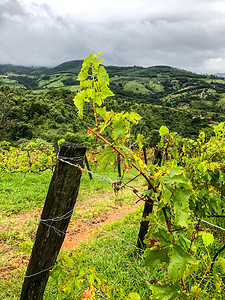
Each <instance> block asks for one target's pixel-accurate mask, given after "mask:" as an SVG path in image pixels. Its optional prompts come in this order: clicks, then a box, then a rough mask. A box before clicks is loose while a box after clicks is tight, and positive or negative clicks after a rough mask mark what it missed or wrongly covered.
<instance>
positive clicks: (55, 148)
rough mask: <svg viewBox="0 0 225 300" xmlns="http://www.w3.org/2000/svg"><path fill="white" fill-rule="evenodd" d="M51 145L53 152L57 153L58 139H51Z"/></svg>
mask: <svg viewBox="0 0 225 300" xmlns="http://www.w3.org/2000/svg"><path fill="white" fill-rule="evenodd" d="M53 145H54V152H55V153H56V154H58V153H59V144H58V140H57V139H54V140H53Z"/></svg>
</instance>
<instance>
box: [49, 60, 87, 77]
mask: <svg viewBox="0 0 225 300" xmlns="http://www.w3.org/2000/svg"><path fill="white" fill-rule="evenodd" d="M82 64H83V60H71V61H66V62H64V63H62V64H60V65H58V66H56V67H54V68H51V69H48V71H47V73H49V74H54V73H73V74H78V73H79V72H80V69H81V67H82Z"/></svg>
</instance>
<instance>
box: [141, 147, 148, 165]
mask: <svg viewBox="0 0 225 300" xmlns="http://www.w3.org/2000/svg"><path fill="white" fill-rule="evenodd" d="M142 149H143V153H144V161H145V164H146V165H147V164H148V159H147V153H146V146H145V145H144V146H143V148H142Z"/></svg>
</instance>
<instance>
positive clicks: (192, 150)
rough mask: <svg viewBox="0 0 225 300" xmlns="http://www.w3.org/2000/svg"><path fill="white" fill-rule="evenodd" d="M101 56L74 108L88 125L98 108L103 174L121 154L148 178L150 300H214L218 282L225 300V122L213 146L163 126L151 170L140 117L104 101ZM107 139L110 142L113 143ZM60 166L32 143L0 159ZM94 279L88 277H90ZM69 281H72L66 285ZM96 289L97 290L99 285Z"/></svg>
mask: <svg viewBox="0 0 225 300" xmlns="http://www.w3.org/2000/svg"><path fill="white" fill-rule="evenodd" d="M99 56H100V54H98V55H95V54H90V55H89V56H88V57H87V58H86V59H85V60H84V63H83V67H82V70H81V72H80V74H79V76H78V80H79V81H80V86H81V90H80V92H78V93H77V95H76V97H75V98H74V103H75V105H76V107H77V108H78V112H79V116H80V117H81V118H83V110H84V109H85V107H86V105H90V106H91V107H92V108H93V114H94V120H95V127H94V128H90V127H88V134H89V135H90V137H92V138H93V139H96V140H97V139H100V140H101V141H102V142H104V144H105V146H104V147H103V148H102V149H101V151H98V152H99V154H98V155H97V158H96V160H97V162H98V164H99V165H100V166H101V167H102V168H103V169H104V168H105V167H107V165H108V164H114V163H115V160H116V159H117V157H118V155H120V157H121V158H122V159H123V164H124V170H127V169H129V168H131V167H133V168H135V169H136V170H137V175H139V176H142V177H143V178H144V179H145V182H146V190H145V191H144V192H142V193H143V194H144V197H143V200H146V199H147V201H149V204H150V205H151V206H152V210H151V213H150V214H149V215H148V216H147V218H146V220H147V221H148V222H149V223H148V224H149V226H148V232H147V234H146V235H145V239H144V243H143V245H142V247H143V249H144V250H145V251H144V258H145V264H146V265H148V266H151V267H152V270H154V272H156V273H157V272H158V274H159V276H158V279H157V280H155V281H154V282H150V285H149V286H150V289H151V291H152V296H151V299H179V300H180V299H202V297H204V295H206V293H207V289H204V288H202V286H203V284H202V283H203V281H204V280H211V281H212V282H213V284H214V287H215V291H216V292H217V293H218V295H221V297H222V294H223V293H224V290H225V283H224V278H225V258H224V256H223V255H220V254H221V253H222V250H223V249H224V247H222V248H221V245H222V246H223V245H224V243H225V233H224V231H225V229H224V227H225V219H224V217H225V205H224V200H225V123H220V124H218V125H216V126H214V135H213V136H212V137H211V138H210V139H209V140H206V137H205V134H204V132H201V133H200V135H199V137H198V139H197V140H195V141H194V140H191V139H188V138H181V137H180V136H179V135H178V134H177V133H171V132H169V130H168V128H167V127H166V126H162V127H161V128H160V130H159V134H160V137H161V140H160V142H159V144H158V145H157V148H158V151H159V153H160V155H159V157H160V158H159V159H158V161H155V162H154V164H153V163H148V164H146V163H145V162H144V161H143V157H142V156H141V155H142V153H141V151H142V148H143V144H142V139H143V136H142V135H141V134H138V135H137V137H136V141H135V142H134V141H133V137H132V143H131V141H130V139H131V128H132V126H133V125H134V124H138V122H139V120H141V116H140V115H139V114H138V113H137V112H131V113H127V112H119V113H116V112H114V111H113V110H110V111H108V110H107V107H105V106H104V100H105V99H106V98H107V97H111V96H113V93H112V92H111V90H110V89H109V77H108V75H107V73H106V71H105V69H104V67H103V66H102V65H101V62H102V59H100V58H99ZM105 132H106V133H107V134H106V136H107V137H109V136H110V137H109V138H107V139H106V138H105V137H104V133H105ZM95 150H96V149H95ZM55 160H56V155H55V154H54V151H53V148H46V147H44V148H42V149H40V148H38V147H37V145H35V144H32V143H31V144H29V145H28V146H26V147H25V148H23V149H19V150H15V149H11V151H5V152H0V168H1V171H22V172H28V171H32V172H38V171H41V170H45V169H52V168H53V166H54V163H55ZM124 174H125V172H122V177H121V178H120V180H119V181H118V182H115V183H114V189H115V188H116V191H117V192H119V190H120V189H121V187H122V186H123V184H122V181H123V180H125V178H124V176H125V175H124ZM204 220H211V221H210V222H211V223H212V224H213V225H215V226H212V227H211V226H210V224H209V222H208V223H204V224H203V223H201V222H202V221H204ZM218 228H219V233H218V230H217V229H218ZM217 244H218V245H220V248H217V247H216V245H217ZM215 249H216V250H215ZM221 249H222V250H221ZM65 259H69V258H65ZM70 264H71V263H70ZM74 267H77V266H75V265H74ZM57 268H58V270H59V269H60V268H59V266H58V267H57ZM160 270H163V272H160ZM87 272H89V273H90V272H91V271H90V269H88V271H87ZM87 272H83V274H84V276H86V277H87ZM53 274H54V271H53ZM70 274H72V272H71V273H70ZM196 274H197V275H196ZM195 275H196V276H195ZM70 276H72V275H70ZM79 276H80V275H79ZM90 276H91V277H93V276H94V275H93V274H92V275H90ZM86 277H85V278H86ZM70 279H71V278H67V279H66V282H67V284H69V282H70ZM79 280H81V282H83V281H84V279H82V278H79ZM82 280H83V281H82ZM91 288H92V289H93V290H94V285H93V284H91ZM137 292H138V291H137ZM107 293H108V294H109V293H110V292H109V290H107ZM92 297H94V294H92ZM135 297H136V298H131V299H139V298H138V295H135ZM90 299H92V298H90ZM93 299H94V298H93ZM119 299H125V298H123V297H122V296H121V298H119ZM218 299H220V298H218ZM221 299H222V298H221Z"/></svg>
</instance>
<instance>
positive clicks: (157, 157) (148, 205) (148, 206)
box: [137, 148, 162, 249]
mask: <svg viewBox="0 0 225 300" xmlns="http://www.w3.org/2000/svg"><path fill="white" fill-rule="evenodd" d="M161 162H162V151H161V150H160V149H156V148H155V152H154V158H153V165H155V164H157V163H158V164H159V165H161ZM148 189H150V187H148ZM152 211H153V201H152V200H151V198H149V199H148V200H147V201H146V202H145V206H144V211H143V215H142V221H141V225H140V230H139V233H138V240H137V247H138V248H141V249H144V248H145V245H144V238H145V235H146V234H147V232H148V226H149V221H147V220H146V217H147V216H148V215H149V214H150V213H152Z"/></svg>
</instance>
